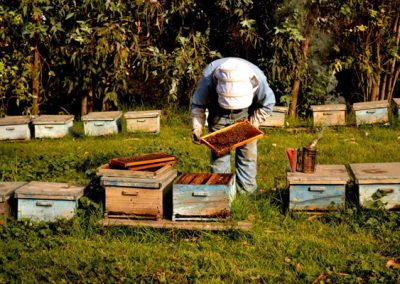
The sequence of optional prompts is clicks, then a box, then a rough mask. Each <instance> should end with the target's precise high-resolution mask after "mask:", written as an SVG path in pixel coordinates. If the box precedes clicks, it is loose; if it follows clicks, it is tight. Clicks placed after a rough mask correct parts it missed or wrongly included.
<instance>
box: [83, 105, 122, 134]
mask: <svg viewBox="0 0 400 284" xmlns="http://www.w3.org/2000/svg"><path fill="white" fill-rule="evenodd" d="M121 116H122V112H121V111H105V112H91V113H89V114H87V115H84V116H82V121H83V128H84V131H85V135H88V136H101V135H110V134H115V133H118V132H119V130H120V128H121Z"/></svg>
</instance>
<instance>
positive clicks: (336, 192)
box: [287, 165, 349, 211]
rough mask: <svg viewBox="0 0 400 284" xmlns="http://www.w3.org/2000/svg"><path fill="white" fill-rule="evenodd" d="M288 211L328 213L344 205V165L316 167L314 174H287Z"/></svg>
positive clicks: (345, 176) (346, 179)
mask: <svg viewBox="0 0 400 284" xmlns="http://www.w3.org/2000/svg"><path fill="white" fill-rule="evenodd" d="M287 180H288V184H289V210H290V211H329V210H336V209H337V208H340V207H343V206H344V205H345V199H346V198H345V196H346V195H345V191H346V184H347V182H348V180H349V176H348V174H347V170H346V167H345V166H344V165H316V168H315V172H313V173H302V172H288V173H287Z"/></svg>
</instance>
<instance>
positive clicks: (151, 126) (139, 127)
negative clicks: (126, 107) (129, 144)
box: [124, 110, 161, 133]
mask: <svg viewBox="0 0 400 284" xmlns="http://www.w3.org/2000/svg"><path fill="white" fill-rule="evenodd" d="M160 115H161V110H148V111H128V112H126V113H125V114H124V117H125V119H126V130H127V131H128V132H153V133H159V132H160Z"/></svg>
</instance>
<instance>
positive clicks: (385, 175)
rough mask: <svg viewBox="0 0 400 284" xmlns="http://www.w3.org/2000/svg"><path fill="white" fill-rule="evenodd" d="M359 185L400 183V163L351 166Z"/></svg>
mask: <svg viewBox="0 0 400 284" xmlns="http://www.w3.org/2000/svg"><path fill="white" fill-rule="evenodd" d="M350 169H351V171H352V173H353V175H354V178H355V182H356V183H357V184H374V183H400V163H397V162H394V163H359V164H350Z"/></svg>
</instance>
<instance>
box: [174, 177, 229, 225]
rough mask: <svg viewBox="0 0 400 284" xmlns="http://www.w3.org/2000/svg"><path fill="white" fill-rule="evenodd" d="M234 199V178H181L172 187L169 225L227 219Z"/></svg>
mask: <svg viewBox="0 0 400 284" xmlns="http://www.w3.org/2000/svg"><path fill="white" fill-rule="evenodd" d="M234 197H235V178H234V175H233V174H217V173H213V174H211V173H185V174H182V175H181V176H180V177H179V178H178V179H177V180H176V181H175V182H174V184H173V189H172V221H180V220H182V221H183V220H191V221H202V220H218V219H221V218H226V217H228V216H229V215H230V204H231V201H232V200H233V199H234Z"/></svg>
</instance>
